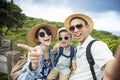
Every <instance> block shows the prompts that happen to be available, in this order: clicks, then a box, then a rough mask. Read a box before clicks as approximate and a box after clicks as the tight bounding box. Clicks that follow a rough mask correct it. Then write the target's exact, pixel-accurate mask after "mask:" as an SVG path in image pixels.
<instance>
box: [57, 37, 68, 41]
mask: <svg viewBox="0 0 120 80" xmlns="http://www.w3.org/2000/svg"><path fill="white" fill-rule="evenodd" d="M69 38H70V36H64V37H61V36H60V37H59V38H58V39H59V40H60V41H61V40H68V39H69Z"/></svg>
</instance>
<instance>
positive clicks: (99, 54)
mask: <svg viewBox="0 0 120 80" xmlns="http://www.w3.org/2000/svg"><path fill="white" fill-rule="evenodd" d="M91 53H92V55H93V57H94V59H95V63H96V64H97V65H98V67H100V68H102V67H103V66H104V65H105V64H106V63H107V62H108V61H109V60H111V59H114V57H113V53H112V52H111V50H110V49H109V48H108V46H107V44H105V43H104V42H102V41H96V42H95V43H94V44H93V45H92V49H91Z"/></svg>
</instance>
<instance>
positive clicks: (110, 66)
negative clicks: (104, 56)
mask: <svg viewBox="0 0 120 80" xmlns="http://www.w3.org/2000/svg"><path fill="white" fill-rule="evenodd" d="M103 80H120V45H119V46H118V47H117V49H116V53H115V59H114V60H111V61H109V62H108V63H107V65H106V67H105V75H104V78H103Z"/></svg>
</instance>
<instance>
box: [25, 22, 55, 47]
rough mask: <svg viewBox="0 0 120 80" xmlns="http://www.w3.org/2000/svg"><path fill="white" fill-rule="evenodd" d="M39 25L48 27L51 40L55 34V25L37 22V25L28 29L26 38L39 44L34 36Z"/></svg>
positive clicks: (34, 43)
mask: <svg viewBox="0 0 120 80" xmlns="http://www.w3.org/2000/svg"><path fill="white" fill-rule="evenodd" d="M40 27H46V28H48V29H49V30H50V31H51V33H52V40H54V39H55V38H56V36H57V27H55V26H54V25H50V24H46V23H42V24H38V25H36V26H34V27H33V28H32V29H30V30H29V31H28V35H27V40H28V41H29V42H30V43H31V44H33V45H38V44H39V42H38V41H37V40H36V38H35V34H36V31H37V30H38V29H39V28H40Z"/></svg>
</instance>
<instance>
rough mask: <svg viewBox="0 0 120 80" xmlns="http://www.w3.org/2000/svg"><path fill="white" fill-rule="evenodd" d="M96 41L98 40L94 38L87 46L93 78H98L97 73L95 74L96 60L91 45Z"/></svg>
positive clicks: (95, 79)
mask: <svg viewBox="0 0 120 80" xmlns="http://www.w3.org/2000/svg"><path fill="white" fill-rule="evenodd" d="M95 41H97V40H92V41H91V42H90V43H89V44H88V46H87V48H86V58H87V61H88V63H89V66H90V70H91V73H92V76H93V80H97V78H96V74H95V71H94V68H93V66H94V65H95V61H94V59H93V56H92V54H91V46H92V44H93V43H94V42H95Z"/></svg>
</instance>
